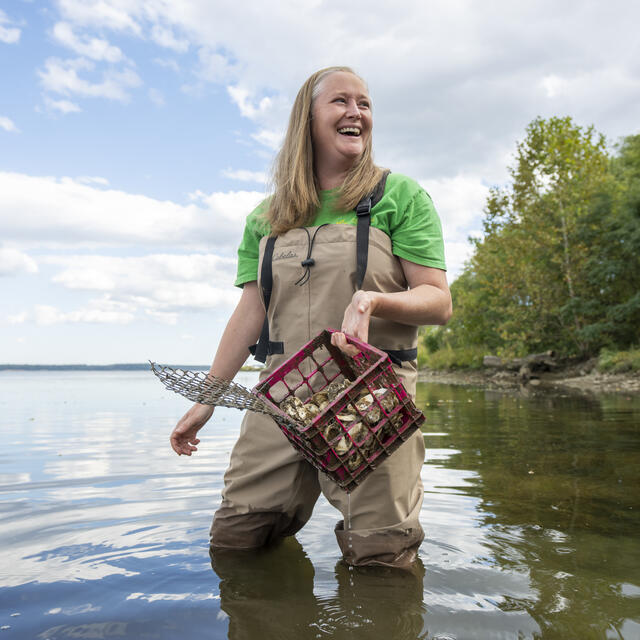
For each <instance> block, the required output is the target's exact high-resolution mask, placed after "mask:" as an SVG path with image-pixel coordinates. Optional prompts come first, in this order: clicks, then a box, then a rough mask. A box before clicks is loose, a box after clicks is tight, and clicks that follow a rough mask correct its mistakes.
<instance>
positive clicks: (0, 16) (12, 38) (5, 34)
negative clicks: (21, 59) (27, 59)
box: [0, 9, 20, 44]
mask: <svg viewBox="0 0 640 640" xmlns="http://www.w3.org/2000/svg"><path fill="white" fill-rule="evenodd" d="M10 24H11V20H9V18H8V17H7V14H6V13H5V12H4V11H3V10H2V9H0V42H4V43H5V44H15V43H16V42H18V40H20V29H18V28H17V27H10V26H4V25H10Z"/></svg>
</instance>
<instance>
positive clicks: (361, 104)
mask: <svg viewBox="0 0 640 640" xmlns="http://www.w3.org/2000/svg"><path fill="white" fill-rule="evenodd" d="M358 106H360V107H363V108H364V109H368V108H369V107H370V104H369V101H368V100H361V101H360V102H359V103H358Z"/></svg>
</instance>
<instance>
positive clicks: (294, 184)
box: [265, 67, 383, 235]
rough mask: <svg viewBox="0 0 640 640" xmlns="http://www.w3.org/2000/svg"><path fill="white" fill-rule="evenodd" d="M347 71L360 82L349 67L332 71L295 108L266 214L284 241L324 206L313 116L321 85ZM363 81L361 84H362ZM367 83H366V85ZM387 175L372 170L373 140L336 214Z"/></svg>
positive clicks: (323, 72)
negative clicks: (315, 164) (315, 161)
mask: <svg viewBox="0 0 640 640" xmlns="http://www.w3.org/2000/svg"><path fill="white" fill-rule="evenodd" d="M338 71H343V72H345V73H351V74H353V75H354V76H356V77H357V78H360V76H358V74H357V73H356V72H355V71H353V69H351V68H349V67H327V68H326V69H320V71H316V72H315V73H314V74H313V75H311V76H309V78H307V80H306V82H305V83H304V84H303V85H302V87H301V88H300V91H298V95H297V96H296V99H295V101H294V103H293V107H292V109H291V115H290V116H289V126H288V128H287V133H286V136H285V138H284V143H283V144H282V148H281V149H280V151H279V153H278V155H277V156H276V159H275V162H274V167H273V177H272V185H273V196H272V197H271V199H270V203H269V208H268V210H267V211H266V214H265V218H266V221H267V222H268V223H269V225H270V226H271V233H274V234H276V235H280V234H282V233H285V232H287V231H289V230H290V229H295V228H296V227H303V226H307V225H308V224H309V223H310V222H311V221H312V219H313V216H314V215H315V212H316V211H317V209H318V207H319V206H320V197H319V195H318V184H317V181H316V177H315V173H314V167H313V143H312V140H311V110H312V108H313V103H314V100H315V98H316V97H317V95H318V93H319V91H320V84H321V82H322V81H323V80H324V79H325V78H326V77H327V76H328V75H330V74H332V73H336V72H338ZM360 80H362V78H360ZM363 82H364V80H363ZM382 172H383V170H382V169H381V168H379V167H377V166H376V165H375V164H373V151H372V142H371V136H369V139H368V140H367V143H366V146H365V149H364V151H363V152H362V155H361V156H360V158H359V159H358V160H357V162H355V164H354V165H353V167H351V169H350V171H349V173H348V174H347V177H346V179H345V181H344V183H343V184H342V186H341V187H340V191H339V195H338V199H337V201H336V205H335V206H336V209H337V210H339V211H349V210H351V209H353V208H355V206H356V205H357V204H358V202H359V201H360V200H361V199H362V198H363V197H364V196H365V195H366V194H367V193H369V192H371V191H373V189H374V187H375V186H376V184H377V183H378V181H379V180H380V178H381V176H382Z"/></svg>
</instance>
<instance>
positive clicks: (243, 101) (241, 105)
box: [227, 86, 272, 120]
mask: <svg viewBox="0 0 640 640" xmlns="http://www.w3.org/2000/svg"><path fill="white" fill-rule="evenodd" d="M227 91H228V93H229V95H230V96H231V100H233V102H234V103H235V104H236V105H237V106H238V109H240V113H241V114H242V115H243V116H244V117H245V118H249V119H250V120H257V119H259V117H260V116H261V115H263V114H265V113H266V112H267V111H268V110H269V109H270V108H271V105H272V101H271V98H268V97H264V98H262V99H261V100H260V101H259V102H258V104H253V103H252V101H251V94H250V92H249V90H248V89H244V88H242V87H231V86H230V87H227Z"/></svg>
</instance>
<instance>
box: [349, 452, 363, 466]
mask: <svg viewBox="0 0 640 640" xmlns="http://www.w3.org/2000/svg"><path fill="white" fill-rule="evenodd" d="M363 462H364V458H363V457H362V454H361V453H360V452H359V451H356V452H355V453H354V454H353V455H352V456H350V457H349V459H348V460H347V467H349V469H350V470H351V471H355V470H356V469H357V468H358V467H359V466H360V465H361V464H362V463H363Z"/></svg>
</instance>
